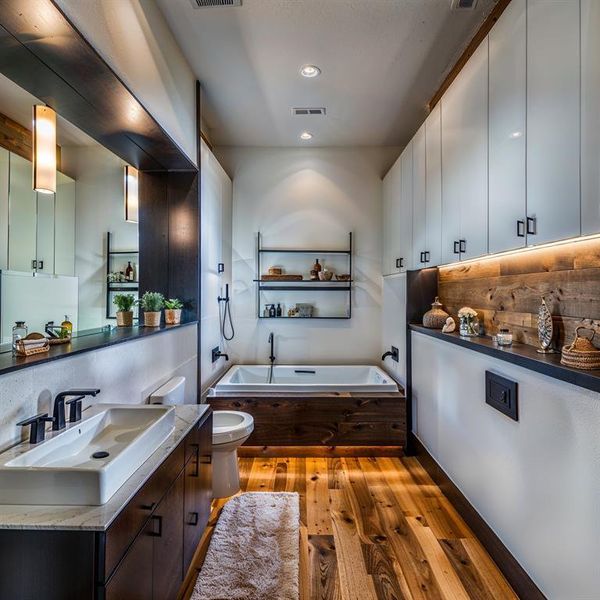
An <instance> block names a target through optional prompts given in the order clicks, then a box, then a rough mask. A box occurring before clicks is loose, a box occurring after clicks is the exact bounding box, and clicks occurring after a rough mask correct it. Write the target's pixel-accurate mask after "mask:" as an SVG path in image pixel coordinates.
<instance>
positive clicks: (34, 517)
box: [0, 404, 210, 531]
mask: <svg viewBox="0 0 600 600" xmlns="http://www.w3.org/2000/svg"><path fill="white" fill-rule="evenodd" d="M209 408H210V407H209V406H208V404H183V405H180V406H176V407H175V427H174V428H173V431H172V432H171V433H170V434H169V437H168V438H167V439H166V440H165V441H164V442H163V443H162V444H161V445H160V446H158V448H157V449H156V450H155V451H154V452H152V454H150V455H149V456H148V458H147V459H146V461H145V462H144V463H143V464H142V466H141V467H140V468H139V469H138V470H137V471H135V472H134V473H133V475H132V476H131V477H130V478H129V479H128V480H127V481H126V482H125V483H124V484H123V485H122V486H121V487H120V488H119V489H118V490H117V491H116V492H115V493H114V495H113V496H112V497H111V498H110V500H109V501H108V502H107V503H106V504H102V505H101V506H75V505H73V506H46V505H36V504H31V505H25V504H22V505H15V504H2V505H0V529H56V530H83V531H106V530H107V529H108V527H109V525H110V524H111V523H112V522H113V521H114V519H115V518H116V517H117V516H118V515H119V513H120V512H121V511H122V510H123V508H125V506H126V505H127V503H128V502H129V501H130V500H131V499H132V498H133V496H134V495H135V494H136V492H137V491H138V490H139V489H140V488H141V487H142V486H143V485H144V483H146V481H148V479H149V478H150V477H151V475H152V474H153V473H154V472H155V471H156V469H158V467H159V466H160V465H161V464H162V463H163V462H164V461H165V460H166V458H167V457H168V456H169V455H170V454H171V452H173V450H175V448H176V447H177V446H178V445H179V443H180V442H181V440H183V438H185V436H186V435H187V434H188V433H189V432H190V430H191V429H192V427H193V426H194V425H195V424H196V423H197V422H198V421H199V420H202V419H204V418H206V417H207V414H208V410H209Z"/></svg>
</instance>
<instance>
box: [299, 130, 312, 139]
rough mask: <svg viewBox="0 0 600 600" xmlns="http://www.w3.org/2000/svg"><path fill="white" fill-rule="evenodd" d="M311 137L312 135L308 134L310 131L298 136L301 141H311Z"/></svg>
mask: <svg viewBox="0 0 600 600" xmlns="http://www.w3.org/2000/svg"><path fill="white" fill-rule="evenodd" d="M312 136H313V134H312V133H310V131H303V132H302V133H301V134H300V139H301V140H312Z"/></svg>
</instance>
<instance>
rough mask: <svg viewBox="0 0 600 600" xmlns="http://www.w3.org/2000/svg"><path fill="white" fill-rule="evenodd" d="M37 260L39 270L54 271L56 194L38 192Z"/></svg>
mask: <svg viewBox="0 0 600 600" xmlns="http://www.w3.org/2000/svg"><path fill="white" fill-rule="evenodd" d="M36 196H37V198H36V203H37V219H36V260H37V271H38V272H40V273H48V274H50V275H52V274H53V273H54V205H55V195H54V194H42V193H40V192H38V193H37V194H36Z"/></svg>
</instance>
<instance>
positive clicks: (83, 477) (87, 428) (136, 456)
mask: <svg viewBox="0 0 600 600" xmlns="http://www.w3.org/2000/svg"><path fill="white" fill-rule="evenodd" d="M86 412H87V414H89V417H84V419H83V420H82V421H80V422H78V423H75V424H73V425H71V426H69V427H68V428H67V429H65V430H63V431H60V432H58V433H56V434H54V435H53V436H52V437H51V438H49V439H47V440H46V441H44V442H42V443H40V444H37V445H30V444H21V445H20V446H17V447H15V448H12V449H11V450H9V451H7V452H5V453H3V454H0V504H51V505H82V504H87V505H100V504H104V503H106V502H107V501H108V500H109V499H110V497H111V496H112V495H113V494H114V493H115V492H116V491H117V490H118V489H119V488H120V487H121V486H122V485H123V484H124V483H125V481H127V479H128V478H129V477H130V476H131V475H132V474H133V472H134V471H136V470H137V469H138V468H139V467H140V466H141V465H142V464H143V463H144V461H145V460H146V459H147V458H148V457H149V456H150V455H151V454H152V453H153V452H154V451H155V450H156V449H157V448H158V446H160V444H162V443H163V442H164V441H165V440H166V439H167V437H168V436H169V434H170V433H171V432H172V431H173V427H174V424H175V410H174V408H173V407H172V406H156V405H153V406H149V405H135V406H131V405H115V404H112V405H111V404H97V405H95V406H93V407H92V408H91V409H89V411H86Z"/></svg>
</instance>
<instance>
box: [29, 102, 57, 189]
mask: <svg viewBox="0 0 600 600" xmlns="http://www.w3.org/2000/svg"><path fill="white" fill-rule="evenodd" d="M33 189H34V191H36V192H41V193H42V194H54V193H55V192H56V113H55V112H54V111H53V110H52V109H51V108H50V107H49V106H43V105H40V104H35V105H34V107H33Z"/></svg>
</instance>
